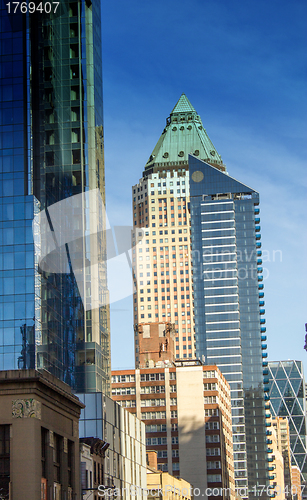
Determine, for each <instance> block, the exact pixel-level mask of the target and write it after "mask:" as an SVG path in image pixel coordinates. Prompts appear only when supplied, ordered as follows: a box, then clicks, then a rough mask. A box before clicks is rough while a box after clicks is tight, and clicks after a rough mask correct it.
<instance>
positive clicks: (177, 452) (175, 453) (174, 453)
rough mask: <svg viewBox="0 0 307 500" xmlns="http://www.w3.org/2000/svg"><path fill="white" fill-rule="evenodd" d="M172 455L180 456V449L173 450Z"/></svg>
mask: <svg viewBox="0 0 307 500" xmlns="http://www.w3.org/2000/svg"><path fill="white" fill-rule="evenodd" d="M172 457H173V458H177V457H179V450H172Z"/></svg>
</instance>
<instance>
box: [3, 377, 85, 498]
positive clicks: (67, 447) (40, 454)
mask: <svg viewBox="0 0 307 500" xmlns="http://www.w3.org/2000/svg"><path fill="white" fill-rule="evenodd" d="M0 408H1V412H0V495H1V498H3V499H15V500H19V499H22V498H31V500H42V499H46V498H48V500H59V499H60V498H66V499H67V500H73V499H76V500H81V492H80V476H79V472H80V456H79V432H78V426H79V417H80V412H81V409H82V408H83V404H82V403H80V401H79V400H78V398H77V397H76V396H74V395H73V394H72V393H71V390H70V387H69V386H68V385H66V384H64V383H63V382H60V381H59V380H58V379H56V378H55V377H53V376H52V375H51V374H49V373H48V372H42V373H40V372H37V371H36V370H20V371H16V370H8V371H2V372H0Z"/></svg>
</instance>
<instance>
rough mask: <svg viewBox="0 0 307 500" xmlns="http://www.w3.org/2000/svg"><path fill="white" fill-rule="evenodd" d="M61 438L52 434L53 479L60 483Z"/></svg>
mask: <svg viewBox="0 0 307 500" xmlns="http://www.w3.org/2000/svg"><path fill="white" fill-rule="evenodd" d="M62 447H63V438H62V437H61V436H59V435H58V434H54V446H53V480H54V481H55V482H56V483H61V456H62Z"/></svg>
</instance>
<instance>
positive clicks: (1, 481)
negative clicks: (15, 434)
mask: <svg viewBox="0 0 307 500" xmlns="http://www.w3.org/2000/svg"><path fill="white" fill-rule="evenodd" d="M9 483H10V426H9V425H0V488H2V489H1V494H2V498H9Z"/></svg>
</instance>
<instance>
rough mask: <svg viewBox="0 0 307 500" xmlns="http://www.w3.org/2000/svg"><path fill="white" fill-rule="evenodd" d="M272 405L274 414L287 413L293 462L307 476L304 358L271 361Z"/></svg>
mask: <svg viewBox="0 0 307 500" xmlns="http://www.w3.org/2000/svg"><path fill="white" fill-rule="evenodd" d="M268 370H269V375H268V377H269V388H270V393H269V394H270V405H271V410H272V415H274V416H277V417H287V420H288V422H289V432H290V451H291V463H292V465H296V466H297V467H298V468H299V470H300V471H301V475H302V482H305V481H306V480H307V432H306V431H307V426H306V386H305V379H304V370H303V363H302V362H301V361H292V360H291V361H290V360H288V361H270V362H269V366H268Z"/></svg>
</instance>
